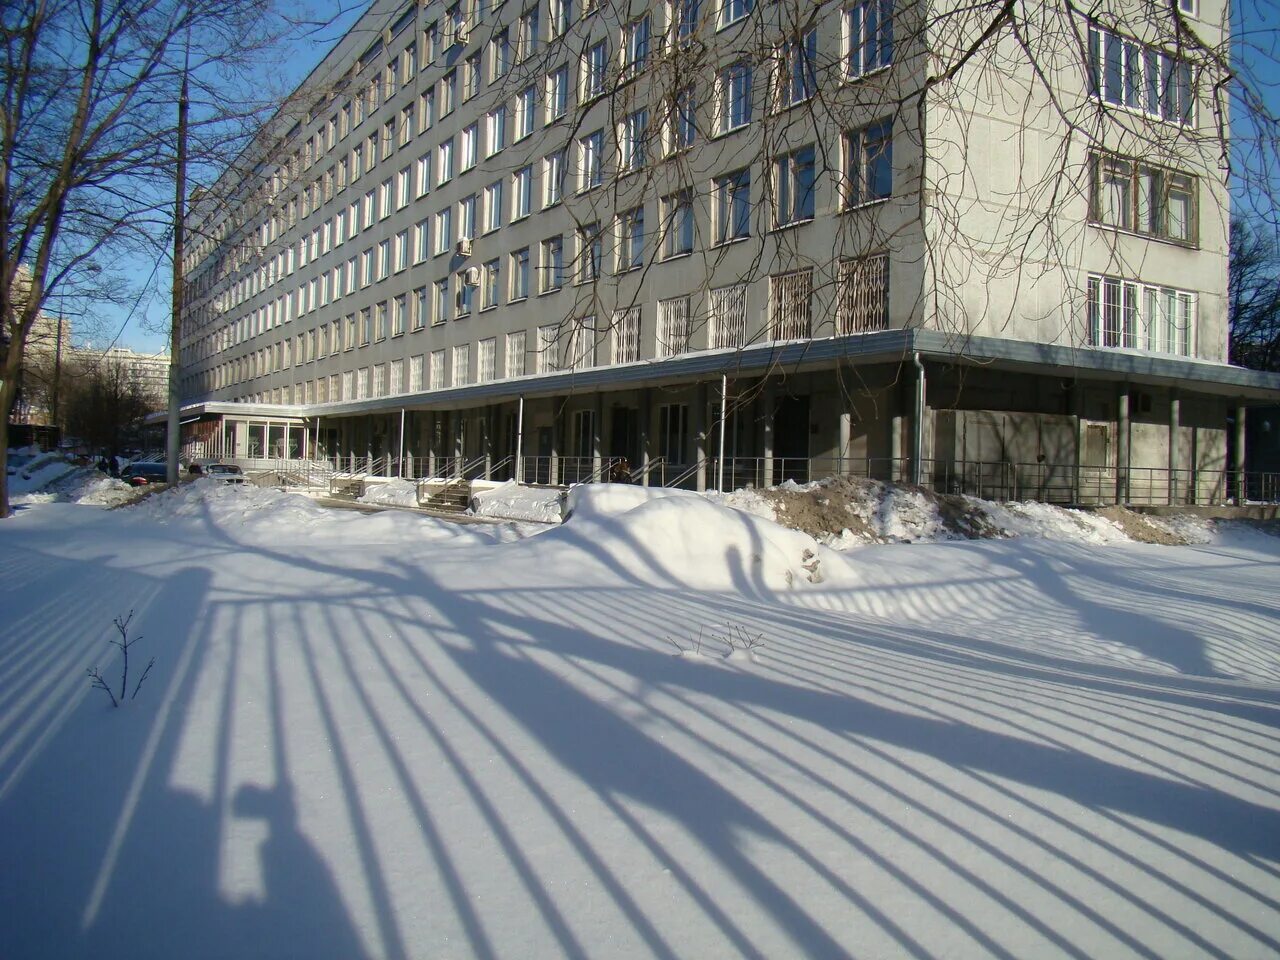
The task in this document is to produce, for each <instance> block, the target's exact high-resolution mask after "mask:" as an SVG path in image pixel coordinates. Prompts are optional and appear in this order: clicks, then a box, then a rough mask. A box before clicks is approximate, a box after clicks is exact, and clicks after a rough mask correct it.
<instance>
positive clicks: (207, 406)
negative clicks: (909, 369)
mask: <svg viewBox="0 0 1280 960" xmlns="http://www.w3.org/2000/svg"><path fill="white" fill-rule="evenodd" d="M914 354H919V355H920V358H921V359H922V360H928V361H931V362H934V363H938V362H942V363H946V364H951V365H961V366H967V365H974V366H982V367H984V368H987V369H993V370H1009V371H1011V372H1020V373H1030V374H1036V373H1039V374H1046V375H1052V376H1058V377H1063V378H1074V377H1078V376H1086V377H1088V378H1089V379H1091V380H1109V381H1114V382H1117V383H1125V382H1128V383H1132V384H1134V385H1135V386H1142V385H1147V386H1163V387H1181V388H1183V389H1186V390H1190V391H1194V392H1196V393H1203V394H1210V395H1213V396H1221V397H1234V398H1237V399H1238V400H1240V401H1241V402H1247V403H1252V404H1264V403H1280V374H1276V373H1266V372H1263V371H1260V370H1247V369H1245V368H1243V367H1233V366H1229V365H1227V364H1222V363H1209V362H1206V361H1203V360H1190V359H1185V358H1181V357H1162V356H1153V355H1150V354H1141V353H1129V352H1125V351H1122V350H1110V349H1101V348H1096V347H1070V346H1063V345H1061V344H1052V343H1031V342H1028V341H1022V340H1007V339H1003V338H998V337H973V336H958V335H956V334H950V333H943V332H940V331H937V330H884V331H881V332H878V333H866V334H855V335H852V336H845V337H831V338H828V339H824V340H803V341H790V342H786V343H767V344H760V345H756V346H749V347H742V348H736V349H727V350H702V351H698V352H697V353H688V354H683V355H681V356H678V357H668V358H665V359H662V360H645V361H640V362H637V363H626V364H618V365H613V366H605V367H587V368H586V369H583V370H561V371H557V372H555V373H545V374H536V375H530V376H525V377H516V378H512V379H507V380H491V381H488V382H486V383H477V384H469V385H467V386H463V387H450V388H447V389H443V390H425V391H421V392H419V393H410V394H396V395H394V396H386V397H376V398H370V399H365V400H343V401H338V402H336V403H311V404H270V403H244V402H235V401H207V402H202V403H194V404H189V405H187V406H184V407H183V408H182V416H183V417H184V418H189V417H192V416H196V417H199V416H202V415H217V414H222V415H232V416H252V417H264V418H270V417H279V418H281V419H284V418H305V417H333V416H357V415H360V414H366V413H390V412H394V411H398V410H400V409H402V408H406V407H412V408H414V409H423V410H425V409H436V408H457V407H470V406H478V405H481V404H485V403H500V402H504V401H509V400H515V399H517V398H519V397H526V398H533V397H546V396H553V395H560V394H573V393H590V392H594V391H598V390H620V389H634V388H637V387H646V386H658V385H661V384H672V383H681V382H692V381H696V380H707V379H712V378H718V377H720V376H729V377H742V376H760V375H761V374H764V373H766V372H768V371H770V370H778V369H784V370H788V371H793V372H798V371H803V370H811V369H821V368H823V367H829V366H832V365H833V364H835V363H838V362H840V361H845V362H849V363H860V364H866V363H901V362H904V361H907V360H910V359H911V357H912V356H913V355H914ZM147 419H148V422H157V420H163V415H153V416H151V417H148V418H147Z"/></svg>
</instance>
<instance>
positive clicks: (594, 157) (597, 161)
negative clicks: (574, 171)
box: [578, 130, 604, 192]
mask: <svg viewBox="0 0 1280 960" xmlns="http://www.w3.org/2000/svg"><path fill="white" fill-rule="evenodd" d="M578 175H579V179H578V190H579V192H582V191H586V190H591V189H592V188H594V187H598V186H600V185H601V184H603V183H604V131H603V130H595V131H593V132H591V133H588V134H587V135H586V136H585V137H580V138H579V139H578Z"/></svg>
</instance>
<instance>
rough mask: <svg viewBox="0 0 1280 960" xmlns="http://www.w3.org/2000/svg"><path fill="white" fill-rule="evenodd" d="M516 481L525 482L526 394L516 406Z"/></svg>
mask: <svg viewBox="0 0 1280 960" xmlns="http://www.w3.org/2000/svg"><path fill="white" fill-rule="evenodd" d="M516 483H524V396H523V395H522V396H521V397H520V405H519V406H518V407H517V408H516Z"/></svg>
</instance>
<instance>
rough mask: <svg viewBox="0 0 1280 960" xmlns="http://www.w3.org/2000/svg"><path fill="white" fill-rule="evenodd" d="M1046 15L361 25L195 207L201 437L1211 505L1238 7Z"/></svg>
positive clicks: (554, 1)
mask: <svg viewBox="0 0 1280 960" xmlns="http://www.w3.org/2000/svg"><path fill="white" fill-rule="evenodd" d="M1038 9H1039V11H1040V12H1039V14H1038V17H1039V19H1038V20H1036V21H1035V22H1030V21H1023V22H1022V23H1021V25H1020V26H1021V29H1020V31H1019V32H1017V33H1014V32H1013V31H1011V30H1008V29H1002V30H996V31H994V33H993V34H992V37H991V39H989V40H987V41H985V45H984V44H978V45H977V46H976V47H973V49H976V50H977V53H976V54H975V53H973V52H972V51H971V45H973V44H974V41H975V40H976V39H977V38H978V36H980V35H981V34H982V28H983V26H984V23H986V21H985V20H984V19H983V18H987V19H990V18H991V17H993V16H994V14H993V13H992V12H991V11H988V10H987V9H986V7H985V6H981V5H980V9H973V8H971V7H970V6H963V5H960V4H958V3H955V2H954V0H947V2H942V0H938V2H929V0H919V2H909V0H897V2H894V0H851V2H844V3H838V2H829V3H818V4H804V5H800V4H795V3H781V4H761V3H753V2H752V0H718V2H717V0H672V2H668V3H665V4H659V5H652V4H642V3H632V4H630V5H628V4H627V3H623V2H611V0H597V2H587V0H529V2H526V3H518V2H507V3H503V4H493V5H490V4H486V3H466V2H464V3H447V2H441V0H431V2H421V3H413V2H410V3H407V4H406V3H404V2H402V0H388V2H375V3H374V4H373V5H372V6H371V8H370V10H369V11H368V12H367V13H366V14H365V15H364V16H363V17H362V18H361V19H360V21H359V22H358V23H357V24H356V25H355V26H354V27H353V28H352V29H351V31H350V32H349V33H348V34H347V35H346V37H344V38H343V39H342V40H341V41H339V42H338V43H337V44H336V46H335V47H334V48H333V50H332V51H331V52H330V53H329V54H328V56H327V57H326V58H325V59H324V60H323V62H322V63H321V64H320V65H319V66H318V67H317V68H316V69H315V71H314V72H313V73H312V75H311V77H309V78H308V80H307V81H306V83H305V84H304V85H303V86H302V87H300V88H299V91H298V93H297V95H296V97H295V99H296V100H297V102H298V104H299V105H300V107H299V109H298V110H296V111H284V112H282V113H281V115H280V116H279V117H278V118H277V120H276V121H275V122H274V123H273V125H272V126H270V127H269V128H267V129H266V130H264V131H263V137H262V139H261V141H260V145H259V147H258V153H255V154H254V155H252V156H250V157H248V158H247V160H246V162H245V163H244V164H242V165H240V166H238V167H237V169H236V170H234V171H229V172H228V173H227V174H226V176H224V178H223V180H222V182H221V183H220V184H218V185H217V187H216V188H215V189H213V190H211V191H209V192H208V193H205V194H203V195H201V196H199V197H197V198H195V200H194V202H193V205H192V209H191V211H190V223H191V226H192V236H193V237H195V238H198V239H196V241H195V242H194V243H193V246H192V248H191V250H190V253H189V256H188V258H187V262H186V264H185V269H186V276H187V279H188V284H187V296H186V302H185V310H184V313H183V318H182V345H183V346H182V356H181V361H182V381H181V384H182V395H183V403H184V408H185V409H184V420H185V421H188V426H187V428H186V430H187V434H188V437H189V439H192V440H197V439H198V441H199V442H200V444H201V445H202V449H203V450H204V451H206V452H210V453H216V455H220V456H228V457H233V456H234V457H242V458H255V457H280V456H309V457H315V456H326V457H341V458H355V457H357V456H358V457H362V458H363V457H386V458H393V459H395V460H396V461H397V463H398V466H397V470H398V471H399V472H405V463H406V462H407V463H408V464H409V468H408V469H409V471H411V472H412V473H413V474H414V475H421V474H422V473H423V472H431V471H434V470H435V469H436V468H437V464H446V465H447V469H453V470H456V469H458V468H459V465H460V464H463V463H468V462H480V461H481V460H483V462H484V464H485V468H486V469H492V470H494V471H496V472H498V473H501V474H502V475H514V474H517V473H519V474H520V475H521V476H522V477H523V478H524V479H537V480H543V481H551V482H557V481H560V482H563V481H566V480H572V479H575V478H577V477H581V476H587V475H597V476H598V475H599V474H600V472H601V465H602V464H604V463H606V462H608V461H610V460H612V459H618V458H625V459H626V460H627V461H628V464H629V465H630V466H633V467H635V468H638V469H639V470H640V471H642V472H641V473H639V474H638V475H639V476H640V477H641V478H642V479H646V480H647V479H649V478H650V477H651V476H656V475H657V474H655V473H653V471H654V470H655V469H656V468H657V467H658V466H661V474H662V476H665V477H668V478H670V477H673V476H681V477H683V478H685V480H686V481H687V483H688V484H689V485H691V486H697V487H699V488H701V487H704V486H706V485H707V484H710V483H716V484H719V483H725V484H729V483H743V482H750V483H769V482H775V481H777V480H780V479H783V478H787V477H805V476H809V475H811V474H812V473H813V472H814V471H815V470H818V471H820V472H822V471H826V470H828V469H829V470H831V471H840V472H865V473H868V474H872V475H877V476H884V477H893V478H898V479H910V480H917V481H923V482H932V483H934V484H935V485H942V486H945V487H946V488H948V489H956V490H970V492H982V491H981V490H974V489H973V487H974V486H975V480H976V483H977V485H978V486H981V484H982V482H983V478H984V477H985V478H988V480H987V482H988V484H990V483H993V482H994V478H996V477H1006V478H1007V477H1008V476H1009V475H1010V471H1013V472H1014V473H1017V471H1018V470H1019V469H1021V470H1022V471H1023V475H1024V476H1029V477H1035V478H1037V479H1036V480H1035V484H1038V485H1039V488H1040V489H1039V492H1040V493H1042V494H1043V493H1045V492H1046V490H1047V489H1048V487H1050V486H1052V487H1053V489H1054V490H1055V491H1057V492H1058V493H1059V494H1060V495H1062V496H1064V497H1065V498H1068V499H1083V498H1084V497H1085V493H1086V490H1085V487H1086V486H1090V487H1091V488H1093V490H1094V492H1095V493H1097V494H1098V496H1100V497H1103V498H1105V497H1106V496H1110V495H1112V494H1114V495H1115V496H1116V497H1119V498H1121V499H1125V498H1127V497H1128V496H1130V495H1131V493H1132V485H1133V484H1134V483H1136V482H1139V480H1140V481H1141V482H1142V483H1145V484H1146V487H1147V488H1148V490H1149V491H1150V489H1151V488H1153V487H1156V486H1158V487H1159V488H1160V491H1161V495H1167V496H1168V497H1169V498H1170V499H1193V498H1194V499H1201V498H1205V497H1212V496H1215V495H1221V493H1222V491H1223V487H1222V484H1223V482H1224V475H1225V474H1224V472H1225V471H1226V469H1227V468H1228V466H1229V465H1228V464H1227V463H1226V460H1225V458H1226V450H1227V444H1226V436H1227V429H1228V426H1227V425H1228V420H1229V418H1233V419H1234V421H1235V422H1237V423H1239V422H1240V421H1241V420H1242V418H1243V409H1244V407H1246V406H1247V405H1249V404H1252V403H1256V402H1261V401H1264V400H1266V399H1267V398H1274V397H1275V396H1276V389H1277V386H1280V382H1278V381H1277V379H1276V378H1275V377H1273V376H1270V375H1263V374H1257V373H1253V372H1250V371H1245V370H1241V369H1238V368H1233V367H1230V366H1228V365H1227V364H1226V342H1227V330H1226V315H1225V293H1226V283H1227V259H1226V257H1227V222H1228V198H1227V193H1226V188H1225V170H1224V169H1223V168H1222V156H1223V153H1222V147H1223V144H1222V141H1221V138H1220V136H1219V131H1218V129H1217V127H1216V119H1217V113H1216V111H1215V110H1214V105H1213V102H1212V97H1213V95H1214V90H1215V80H1216V78H1215V76H1214V75H1213V67H1212V64H1210V63H1207V62H1206V63H1200V62H1197V61H1195V60H1194V59H1193V58H1192V55H1191V53H1189V52H1188V51H1189V49H1190V47H1189V45H1188V44H1186V43H1185V42H1184V41H1183V40H1180V39H1179V37H1182V36H1184V33H1180V31H1184V32H1185V31H1186V30H1191V31H1194V32H1195V35H1196V36H1197V37H1199V38H1201V39H1202V40H1203V41H1204V43H1205V44H1206V45H1208V46H1209V47H1218V46H1220V45H1221V44H1222V43H1223V42H1224V40H1225V32H1224V31H1225V29H1226V24H1227V15H1226V12H1225V5H1224V0H1177V4H1176V10H1175V9H1174V8H1168V9H1166V8H1164V7H1156V6H1153V5H1151V4H1147V3H1139V2H1136V0H1135V2H1132V3H1114V4H1111V5H1110V6H1109V7H1108V12H1107V13H1105V14H1103V13H1098V12H1097V11H1095V12H1094V14H1093V15H1087V14H1086V12H1084V11H1083V10H1080V11H1077V10H1075V9H1073V8H1071V7H1070V5H1067V4H1062V5H1057V4H1043V5H1041V6H1040V7H1039V8H1038ZM1126 13H1128V14H1131V16H1128V17H1126V16H1125V14H1126ZM1175 17H1176V18H1177V20H1176V21H1175ZM950 65H955V66H956V73H955V75H954V76H950V75H948V67H949V66H950ZM406 458H412V459H408V460H406ZM424 464H425V466H424ZM530 465H531V466H530ZM644 471H648V472H644ZM1035 484H1033V485H1032V488H1031V489H1027V488H1025V487H1024V488H1023V491H1022V492H1024V493H1028V494H1030V495H1035V494H1036V493H1037V490H1036V489H1035ZM988 490H989V492H996V491H994V490H992V489H991V487H990V486H989V487H988ZM1064 491H1065V492H1064ZM1005 492H1008V491H1005Z"/></svg>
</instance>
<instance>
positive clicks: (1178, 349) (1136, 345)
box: [1086, 276, 1196, 357]
mask: <svg viewBox="0 0 1280 960" xmlns="http://www.w3.org/2000/svg"><path fill="white" fill-rule="evenodd" d="M1195 318H1196V295H1195V294H1194V293H1192V292H1190V291H1188V290H1177V289H1175V288H1173V287H1162V286H1155V285H1153V284H1147V283H1141V282H1139V281H1136V280H1124V279H1121V278H1119V277H1104V276H1090V277H1089V285H1088V310H1087V318H1086V323H1087V327H1088V329H1087V330H1086V338H1087V342H1088V344H1089V346H1091V347H1115V348H1119V349H1128V350H1150V351H1152V352H1153V353H1172V354H1177V355H1179V356H1185V357H1189V356H1192V355H1193V354H1194V352H1195V347H1194V345H1195Z"/></svg>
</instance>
